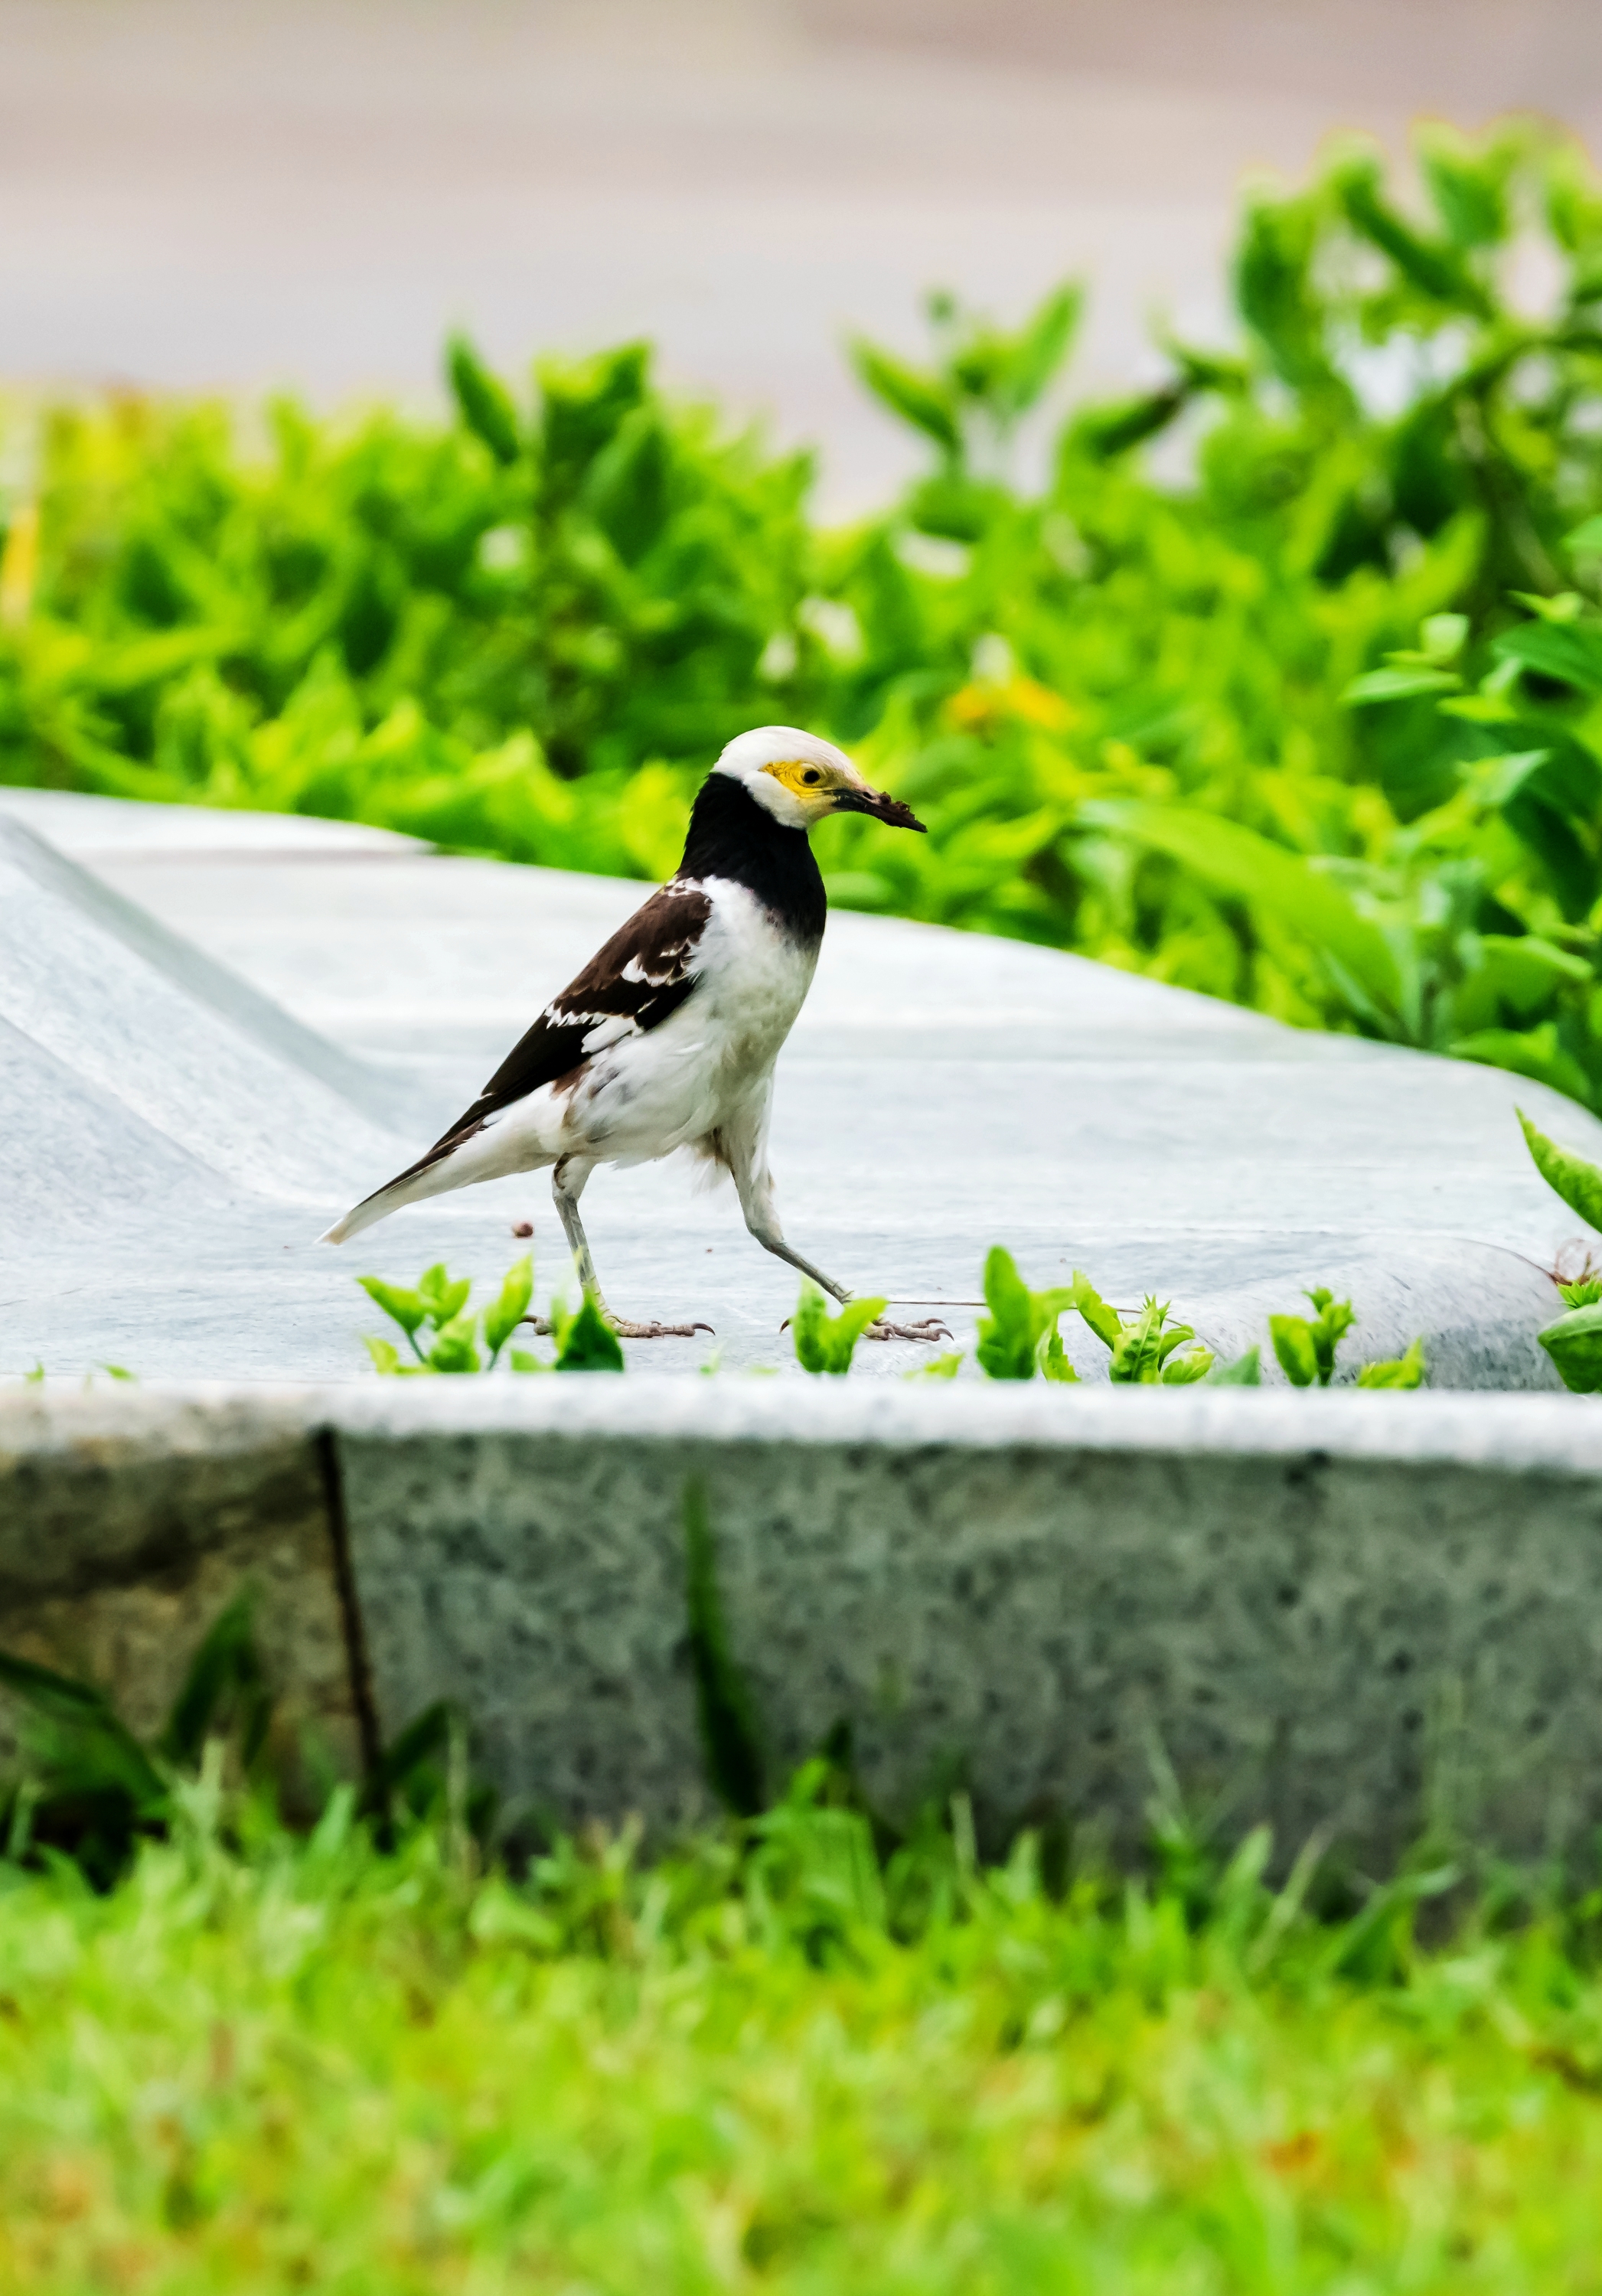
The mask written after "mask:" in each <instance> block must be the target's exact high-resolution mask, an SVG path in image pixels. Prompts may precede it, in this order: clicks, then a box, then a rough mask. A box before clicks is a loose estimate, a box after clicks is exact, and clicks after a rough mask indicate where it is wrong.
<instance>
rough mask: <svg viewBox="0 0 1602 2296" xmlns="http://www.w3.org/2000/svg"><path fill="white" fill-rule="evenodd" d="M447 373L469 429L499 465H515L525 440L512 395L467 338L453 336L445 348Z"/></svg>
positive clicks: (457, 404) (459, 408) (457, 403)
mask: <svg viewBox="0 0 1602 2296" xmlns="http://www.w3.org/2000/svg"><path fill="white" fill-rule="evenodd" d="M446 371H447V373H448V375H449V377H450V387H451V392H452V395H453V396H454V398H455V399H456V406H457V408H458V410H459V412H460V414H461V417H462V420H463V422H464V423H465V424H466V425H467V428H468V429H469V430H472V431H473V432H475V433H476V434H477V436H478V437H479V438H480V439H482V440H483V442H484V444H485V446H486V447H489V451H490V453H491V454H492V455H494V456H495V459H496V461H497V463H515V462H516V460H517V458H518V456H519V455H521V454H522V439H521V438H520V437H519V435H518V427H517V410H516V408H515V407H514V406H513V403H512V397H511V394H510V392H509V391H508V390H507V389H506V387H505V384H504V383H503V382H500V381H497V378H496V377H495V376H494V375H492V374H491V373H490V372H489V368H488V367H487V366H485V365H483V364H482V362H481V360H480V358H479V355H478V353H477V352H476V351H475V350H474V348H473V347H472V344H471V343H470V342H469V341H468V340H467V338H466V336H465V335H460V334H457V335H452V337H451V338H450V340H449V342H448V345H447V346H446Z"/></svg>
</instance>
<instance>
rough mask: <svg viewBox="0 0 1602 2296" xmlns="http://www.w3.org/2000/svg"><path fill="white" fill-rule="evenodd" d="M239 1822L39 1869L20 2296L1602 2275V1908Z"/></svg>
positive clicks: (0, 2165) (1251, 1850)
mask: <svg viewBox="0 0 1602 2296" xmlns="http://www.w3.org/2000/svg"><path fill="white" fill-rule="evenodd" d="M813 1784H814V1787H815V1786H816V1784H817V1781H816V1779H815V1780H814V1782H813ZM217 1807H218V1805H217V1800H216V1797H215V1794H214V1793H213V1792H211V1791H210V1790H209V1787H208V1786H207V1785H205V1784H201V1785H198V1786H195V1787H193V1788H192V1789H191V1790H190V1791H189V1793H188V1795H187V1798H186V1815H185V1816H183V1817H182V1818H181V1819H180V1821H179V1823H178V1824H177V1827H176V1829H175V1832H174V1834H173V1836H172V1838H171V1839H170V1840H169V1841H168V1842H165V1843H161V1844H151V1845H147V1846H146V1847H145V1848H144V1850H143V1852H142V1853H141V1855H140V1857H139V1858H138V1860H137V1863H136V1866H134V1868H133V1869H132V1871H131V1872H130V1874H128V1875H127V1878H125V1880H124V1881H123V1882H121V1883H120V1884H119V1886H118V1887H117V1888H116V1889H115V1890H112V1891H111V1893H110V1894H108V1895H104V1896H96V1895H94V1894H93V1893H91V1892H90V1891H89V1890H87V1888H86V1886H85V1885H84V1884H83V1882H81V1880H80V1879H79V1878H78V1875H77V1874H76V1871H75V1869H72V1868H70V1867H69V1866H60V1867H58V1868H57V1869H56V1870H55V1871H53V1872H52V1873H49V1874H21V1873H20V1872H19V1871H18V1870H17V1869H16V1868H14V1867H4V1866H0V1884H3V1886H0V2285H4V2287H5V2289H6V2290H7V2291H8V2292H15V2296H36V2292H37V2296H45V2292H48V2296H89V2292H94V2296H105V2292H111V2291H121V2290H127V2291H130V2292H145V2291H149V2292H152V2296H153V2292H161V2296H167V2292H179V2291H182V2292H184V2296H200V2292H211V2291H217V2292H225V2291H226V2292H227V2296H253V2292H257V2291H261V2292H266V2291H274V2292H276V2291H279V2290H293V2289H302V2288H315V2289H316V2290H318V2291H329V2292H333V2291H338V2292H350V2296H355V2292H364V2296H366V2292H369V2291H371V2292H374V2296H379V2292H382V2296H413V2292H415V2296H441V2292H447V2291H451V2292H454V2291H458V2290H459V2291H463V2292H467V2291H472V2292H473V2296H490V2292H498V2291H501V2290H519V2291H522V2290H550V2291H553V2292H556V2291H563V2292H570V2296H578V2292H579V2291H585V2292H590V2291H594V2292H597V2296H598V2292H606V2296H612V2292H616V2296H645V2292H652V2296H678V2292H680V2291H684V2292H689V2291H695V2292H700V2291H709V2292H711V2291H723V2290H727V2289H772V2290H775V2291H780V2290H782V2291H785V2292H796V2296H800V2292H806V2296H825V2292H827V2296H856V2292H861V2296H903V2292H904V2296H914V2292H916V2296H943V2292H948V2291H949V2292H951V2296H957V2292H961V2296H986V2292H991V2291H997V2292H999V2291H1009V2292H1010V2291H1018V2292H1025V2291H1027V2292H1031V2296H1035V2292H1055V2291H1058V2290H1061V2291H1064V2292H1067V2291H1072V2292H1074V2296H1080V2292H1083V2296H1091V2292H1095V2296H1109V2292H1113V2291H1116V2292H1118V2296H1138V2292H1146V2291H1149V2292H1153V2296H1157V2292H1161V2296H1191V2292H1195V2296H1202V2292H1213V2291H1217V2292H1220V2296H1222V2292H1237V2291H1239V2292H1246V2291H1253V2292H1255V2291H1264V2292H1267V2291H1273V2292H1275V2296H1286V2292H1292V2291H1297V2292H1299V2291H1303V2290H1307V2291H1311V2290H1320V2291H1326V2290H1327V2291H1329V2292H1331V2296H1335V2292H1340V2296H1360V2292H1364V2296H1367V2292H1379V2291H1392V2290H1395V2291H1402V2290H1406V2291H1409V2292H1424V2291H1436V2290H1439V2291H1442V2292H1446V2291H1451V2292H1453V2296H1458V2292H1464V2291H1473V2290H1486V2291H1490V2290H1494V2291H1497V2292H1499V2296H1501V2292H1514V2291H1521V2292H1523V2291H1528V2292H1531V2296H1536V2292H1540V2296H1552V2292H1557V2291H1560V2290H1561V2291H1574V2292H1578V2291H1582V2290H1591V2289H1596V2288H1598V2287H1602V2238H1599V2237H1598V2234H1599V2231H1602V2199H1599V2197H1598V2195H1599V2194H1602V1982H1598V1977H1597V1974H1596V1973H1595V1971H1594V1968H1593V1966H1592V1964H1591V1962H1590V1957H1589V1953H1588V1951H1587V1950H1586V1946H1585V1940H1586V1939H1587V1937H1588V1935H1589V1931H1588V1928H1587V1922H1586V1918H1585V1909H1581V1913H1580V1914H1578V1915H1575V1914H1571V1915H1569V1916H1568V1917H1567V1918H1566V1920H1560V1919H1559V1918H1558V1917H1557V1915H1548V1916H1545V1917H1542V1918H1526V1919H1525V1920H1524V1923H1522V1924H1521V1925H1520V1926H1518V1927H1516V1928H1512V1929H1508V1931H1506V1933H1500V1932H1499V1925H1498V1924H1497V1923H1495V1922H1493V1921H1491V1919H1489V1917H1487V1916H1486V1915H1480V1916H1479V1917H1476V1918H1469V1919H1467V1920H1466V1923H1463V1924H1460V1925H1459V1926H1458V1929H1457V1930H1456V1931H1455V1932H1454V1933H1453V1934H1452V1935H1451V1938H1450V1941H1449V1942H1445V1943H1441V1944H1438V1945H1436V1946H1434V1947H1433V1948H1428V1949H1425V1948H1423V1947H1421V1946H1419V1945H1418V1944H1417V1942H1416V1941H1415V1939H1414V1935H1413V1919H1412V1913H1411V1911H1410V1907H1411V1906H1412V1904H1413V1902H1414V1893H1412V1892H1410V1891H1409V1890H1408V1889H1406V1888H1402V1889H1398V1890H1392V1891H1390V1892H1382V1893H1380V1895H1379V1896H1378V1897H1377V1898H1376V1899H1375V1900H1374V1901H1373V1902H1372V1903H1371V1904H1370V1906H1369V1907H1368V1909H1367V1910H1366V1911H1361V1912H1359V1913H1357V1914H1355V1915H1350V1916H1349V1917H1348V1918H1347V1919H1346V1920H1345V1921H1344V1922H1343V1923H1332V1922H1331V1921H1329V1920H1325V1921H1322V1922H1320V1921H1317V1920H1314V1919H1313V1918H1312V1917H1311V1916H1310V1915H1309V1914H1308V1913H1307V1912H1306V1911H1305V1909H1298V1908H1297V1907H1295V1906H1294V1903H1293V1899H1292V1898H1291V1897H1287V1896H1283V1895H1282V1896H1280V1897H1275V1896H1274V1895H1273V1894H1272V1893H1271V1892H1270V1891H1269V1890H1265V1889H1264V1888H1263V1887H1262V1886H1261V1882H1260V1881H1259V1880H1258V1879H1257V1878H1256V1865H1257V1862H1258V1859H1259V1857H1260V1854H1261V1848H1262V1844H1261V1840H1260V1839H1257V1838H1254V1839H1253V1842H1252V1843H1250V1844H1249V1845H1248V1846H1247V1847H1246V1849H1245V1850H1243V1852H1241V1853H1240V1854H1238V1855H1237V1857H1236V1860H1235V1862H1234V1865H1233V1866H1231V1867H1230V1868H1229V1869H1228V1872H1227V1873H1225V1874H1223V1875H1221V1876H1216V1877H1215V1878H1214V1879H1213V1880H1212V1882H1211V1884H1210V1885H1209V1886H1208V1887H1207V1888H1206V1890H1198V1888H1197V1886H1196V1885H1195V1876H1194V1874H1192V1875H1191V1876H1190V1877H1189V1880H1188V1882H1187V1881H1185V1879H1184V1877H1183V1876H1176V1875H1173V1874H1171V1878H1170V1880H1169V1881H1168V1882H1166V1883H1163V1884H1153V1885H1151V1886H1149V1887H1148V1886H1145V1885H1136V1884H1130V1885H1128V1886H1122V1885H1120V1886H1113V1885H1112V1884H1109V1883H1098V1882H1092V1881H1089V1880H1082V1881H1080V1882H1076V1883H1073V1884H1072V1885H1071V1886H1069V1887H1067V1888H1066V1890H1062V1891H1059V1892H1057V1893H1055V1894H1054V1893H1053V1892H1052V1891H1051V1890H1047V1888H1046V1887H1045V1886H1044V1885H1043V1883H1042V1881H1041V1878H1040V1874H1039V1862H1038V1857H1037V1855H1036V1852H1035V1850H1034V1849H1033V1848H1032V1847H1031V1844H1030V1843H1029V1842H1028V1841H1025V1842H1024V1843H1023V1845H1022V1846H1021V1847H1020V1849H1018V1850H1017V1851H1016V1853H1015V1855H1014V1857H1013V1858H1012V1859H1011V1861H1010V1862H1009V1863H1008V1864H1007V1865H1006V1866H1005V1867H1002V1868H1000V1869H998V1870H994V1871H988V1872H987V1871H981V1870H980V1869H979V1868H978V1867H977V1866H975V1865H974V1863H973V1861H972V1859H971V1857H965V1856H964V1854H963V1852H962V1849H961V1846H960V1845H961V1841H962V1839H963V1829H962V1827H961V1825H960V1824H959V1825H958V1826H957V1833H956V1839H955V1841H954V1840H953V1837H952V1835H951V1834H950V1833H931V1834H929V1835H928V1836H927V1837H926V1838H925V1839H924V1841H922V1843H921V1844H920V1845H919V1846H918V1847H916V1849H903V1850H902V1851H901V1852H900V1854H899V1856H898V1857H892V1858H891V1861H890V1863H889V1865H888V1866H881V1864H880V1863H879V1862H878V1861H877V1860H876V1859H875V1856H874V1854H873V1848H872V1842H871V1839H870V1837H869V1835H868V1833H867V1828H866V1826H865V1825H864V1824H863V1822H862V1821H861V1820H860V1819H859V1818H857V1817H856V1816H853V1814H852V1813H851V1812H850V1810H848V1809H844V1808H827V1807H826V1806H823V1804H822V1803H820V1802H819V1801H818V1800H817V1799H816V1796H815V1793H814V1792H811V1791H809V1790H807V1789H803V1790H802V1791H801V1792H800V1793H798V1794H796V1795H794V1796H793V1797H792V1800H790V1802H789V1803H787V1804H786V1805H785V1806H784V1808H781V1809H780V1810H779V1811H778V1812H776V1814H774V1815H773V1816H770V1817H769V1818H768V1819H766V1820H763V1821H759V1822H758V1823H757V1824H756V1825H754V1826H752V1827H748V1828H745V1829H743V1830H736V1829H734V1828H732V1827H731V1828H730V1829H728V1830H727V1831H725V1832H724V1833H709V1834H707V1835H705V1836H703V1837H702V1838H701V1839H700V1840H698V1841H695V1842H694V1843H693V1844H691V1845H689V1846H688V1847H686V1848H685V1849H682V1850H680V1851H679V1852H678V1853H677V1854H675V1855H674V1856H671V1857H667V1858H665V1859H664V1860H662V1861H661V1862H659V1863H656V1864H654V1865H649V1864H647V1865H641V1864H638V1863H637V1862H636V1861H635V1860H634V1859H632V1858H631V1857H630V1855H629V1850H628V1843H627V1842H626V1841H615V1840H614V1841H610V1842H607V1841H602V1840H600V1839H599V1838H597V1839H596V1840H595V1841H591V1842H590V1843H589V1844H588V1846H587V1847H585V1848H579V1847H577V1846H574V1845H571V1844H570V1845H566V1846H564V1847H563V1848H560V1849H558V1850H557V1851H555V1852H554V1853H553V1854H552V1855H551V1856H550V1857H547V1858H546V1859H545V1860H544V1861H543V1862H542V1863H540V1864H538V1865H537V1866H536V1867H535V1868H534V1870H533V1872H532V1874H531V1876H530V1879H529V1880H528V1881H527V1882H526V1883H520V1884H519V1885H517V1886H513V1884H512V1883H510V1882H508V1881H507V1880H506V1879H505V1878H504V1877H503V1876H500V1875H498V1874H490V1875H489V1877H487V1878H485V1877H480V1876H478V1875H477V1874H476V1873H475V1866H474V1859H473V1857H472V1852H471V1851H470V1849H468V1847H467V1846H466V1843H465V1838H464V1837H462V1838H460V1839H456V1841H455V1846H454V1847H453V1835H452V1832H451V1829H450V1828H449V1827H448V1826H440V1827H422V1828H420V1829H418V1830H417V1831H416V1832H415V1833H413V1834H412V1835H411V1836H410V1837H409V1838H408V1839H407V1841H405V1842H404V1843H403V1844H402V1846H401V1847H400V1848H399V1849H398V1850H397V1851H395V1852H394V1853H393V1854H389V1855H383V1854H380V1853H379V1852H378V1851H376V1850H375V1849H373V1848H372V1846H371V1845H370V1843H369V1842H368V1841H367V1840H366V1837H365V1836H364V1834H363V1833H361V1832H360V1830H359V1829H356V1828H353V1827H352V1826H351V1825H350V1824H349V1806H348V1804H347V1803H346V1801H345V1800H343V1799H339V1800H336V1801H335V1802H334V1803H333V1805H332V1806H331V1808H330V1810H329V1813H328V1814H327V1816H325V1819H324V1821H323V1823H322V1825H320V1827H319V1828H318V1830H317V1832H316V1833H315V1834H314V1835H313V1836H312V1837H311V1838H310V1839H309V1840H308V1841H295V1840H293V1839H292V1837H289V1836H286V1835H284V1834H282V1833H277V1832H276V1831H275V1830H273V1829H272V1828H270V1827H267V1826H266V1825H259V1826H258V1828H257V1830H256V1833H255V1835H254V1839H253V1841H251V1842H249V1843H247V1845H246V1846H245V1847H244V1848H243V1849H241V1848H239V1847H237V1846H235V1847H224V1846H223V1845H222V1844H221V1842H220V1841H219V1839H218V1832H217V1825H216V1816H217ZM958 1816H959V1818H960V1808H959V1812H958Z"/></svg>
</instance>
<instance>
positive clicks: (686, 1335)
mask: <svg viewBox="0 0 1602 2296" xmlns="http://www.w3.org/2000/svg"><path fill="white" fill-rule="evenodd" d="M523 1322H524V1323H525V1324H528V1325H529V1327H530V1330H531V1331H532V1332H533V1333H534V1336H535V1337H536V1339H540V1340H548V1339H550V1338H552V1337H553V1336H554V1334H555V1325H554V1324H552V1322H551V1319H550V1317H549V1316H524V1317H523ZM606 1328H607V1330H608V1331H609V1332H612V1333H616V1335H617V1337H618V1338H619V1339H620V1340H693V1339H694V1336H695V1334H696V1333H697V1332H705V1333H708V1334H709V1335H710V1336H711V1338H712V1339H716V1338H717V1336H718V1334H717V1333H716V1332H714V1331H713V1330H712V1327H711V1324H631V1323H629V1322H628V1320H627V1318H626V1317H624V1316H607V1318H606Z"/></svg>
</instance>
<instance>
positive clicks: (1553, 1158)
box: [1514, 1108, 1602, 1231]
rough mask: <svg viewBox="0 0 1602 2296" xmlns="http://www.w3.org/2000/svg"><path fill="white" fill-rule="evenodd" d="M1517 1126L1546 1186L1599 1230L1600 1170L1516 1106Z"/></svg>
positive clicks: (1601, 1207) (1601, 1218)
mask: <svg viewBox="0 0 1602 2296" xmlns="http://www.w3.org/2000/svg"><path fill="white" fill-rule="evenodd" d="M1514 1114H1515V1115H1516V1117H1517V1118H1518V1121H1519V1128H1520V1129H1521V1130H1522V1132H1523V1133H1524V1145H1525V1147H1526V1148H1528V1150H1529V1151H1530V1153H1531V1155H1532V1157H1533V1158H1534V1160H1535V1169H1536V1170H1537V1171H1538V1172H1539V1173H1540V1177H1541V1178H1542V1179H1543V1180H1544V1181H1545V1182H1546V1184H1547V1185H1548V1187H1549V1188H1551V1189H1554V1190H1555V1191H1556V1193H1557V1194H1558V1195H1560V1196H1561V1197H1562V1198H1563V1201H1564V1202H1565V1204H1566V1205H1567V1206H1568V1208H1569V1210H1571V1211H1572V1212H1578V1213H1579V1215H1580V1217H1581V1219H1582V1220H1583V1221H1584V1222H1585V1223H1586V1226H1588V1227H1594V1228H1596V1229H1598V1231H1602V1171H1598V1169H1597V1167H1596V1165H1594V1164H1588V1163H1587V1162H1586V1160H1585V1159H1584V1157H1583V1156H1576V1155H1574V1154H1573V1152H1572V1151H1571V1150H1569V1149H1567V1148H1560V1147H1559V1146H1558V1145H1557V1142H1556V1141H1555V1140H1549V1139H1548V1137H1547V1136H1546V1134H1545V1133H1544V1132H1541V1131H1540V1130H1538V1129H1537V1128H1536V1127H1535V1126H1534V1125H1533V1124H1532V1123H1531V1121H1530V1119H1529V1118H1528V1117H1527V1116H1526V1115H1525V1114H1524V1110H1523V1109H1522V1108H1518V1109H1515V1111H1514Z"/></svg>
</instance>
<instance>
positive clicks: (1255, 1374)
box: [1207, 1348, 1262, 1387]
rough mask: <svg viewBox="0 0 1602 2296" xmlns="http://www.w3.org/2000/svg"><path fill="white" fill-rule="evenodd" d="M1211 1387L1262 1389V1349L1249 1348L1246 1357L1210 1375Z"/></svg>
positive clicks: (1239, 1357) (1238, 1357) (1236, 1359)
mask: <svg viewBox="0 0 1602 2296" xmlns="http://www.w3.org/2000/svg"><path fill="white" fill-rule="evenodd" d="M1207 1383H1208V1385H1209V1386H1210V1387H1261V1385H1262V1349H1261V1348H1248V1349H1246V1352H1245V1355H1244V1356H1236V1358H1235V1361H1234V1362H1233V1363H1230V1364H1225V1365H1222V1367H1221V1368H1220V1369H1219V1370H1216V1371H1213V1372H1211V1373H1210V1374H1208V1382H1207Z"/></svg>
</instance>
